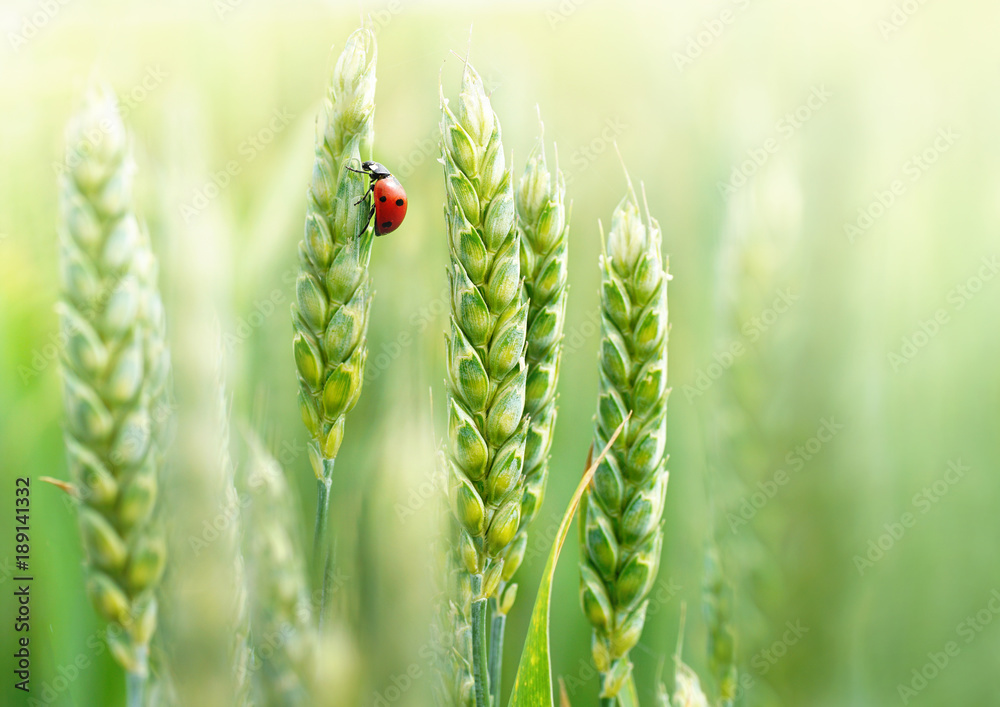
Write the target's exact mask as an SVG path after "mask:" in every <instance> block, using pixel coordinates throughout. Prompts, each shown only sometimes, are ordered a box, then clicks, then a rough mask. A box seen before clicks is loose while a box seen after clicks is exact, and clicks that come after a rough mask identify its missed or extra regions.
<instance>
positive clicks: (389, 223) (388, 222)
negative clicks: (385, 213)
mask: <svg viewBox="0 0 1000 707" xmlns="http://www.w3.org/2000/svg"><path fill="white" fill-rule="evenodd" d="M390 226H392V221H386V222H385V223H383V224H382V228H389V227H390Z"/></svg>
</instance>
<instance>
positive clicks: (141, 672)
mask: <svg viewBox="0 0 1000 707" xmlns="http://www.w3.org/2000/svg"><path fill="white" fill-rule="evenodd" d="M148 656H149V649H148V648H146V647H145V646H141V647H140V648H139V649H138V650H137V651H136V663H137V665H136V668H135V669H134V670H128V671H127V672H126V673H125V704H126V705H128V707H144V705H145V703H146V702H145V695H146V680H147V678H148V676H149V658H148Z"/></svg>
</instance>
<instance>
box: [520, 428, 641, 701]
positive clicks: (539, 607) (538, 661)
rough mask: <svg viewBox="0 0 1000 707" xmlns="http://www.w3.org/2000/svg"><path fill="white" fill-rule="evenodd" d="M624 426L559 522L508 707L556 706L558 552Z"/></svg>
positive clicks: (589, 470)
mask: <svg viewBox="0 0 1000 707" xmlns="http://www.w3.org/2000/svg"><path fill="white" fill-rule="evenodd" d="M627 419H628V418H626V420H627ZM624 426H625V421H622V423H621V424H620V425H619V426H618V429H617V430H615V433H614V434H613V435H611V439H610V440H608V443H607V445H606V446H605V447H604V449H602V450H601V453H600V455H599V456H598V457H597V459H595V460H593V462H592V463H590V464H589V465H588V468H587V471H586V473H585V474H584V475H583V478H582V479H580V483H579V485H578V486H577V487H576V491H575V492H574V493H573V498H572V499H571V500H570V502H569V507H568V508H567V509H566V512H565V513H564V514H563V518H562V521H561V522H560V523H559V531H558V532H557V533H556V537H555V540H554V541H553V543H552V549H551V550H550V551H549V558H548V560H547V561H546V563H545V571H544V572H543V573H542V582H541V585H539V587H538V596H537V597H536V598H535V607H534V609H532V611H531V623H530V624H529V626H528V635H527V637H526V638H525V640H524V649H523V650H522V651H521V661H520V663H519V664H518V666H517V677H516V678H515V681H514V690H513V691H512V692H511V695H510V701H509V702H508V703H507V707H554V704H553V701H552V660H551V658H550V656H549V607H550V605H551V602H552V580H553V578H554V577H555V573H556V563H557V562H558V560H559V553H560V552H561V551H562V546H563V543H564V542H565V541H566V536H567V535H568V534H569V527H570V524H571V523H572V522H573V516H574V515H575V514H576V509H577V506H579V505H580V498H581V497H582V496H583V492H584V490H585V489H586V488H587V485H588V484H589V483H590V480H591V478H593V476H594V471H595V470H596V469H597V466H598V465H599V464H600V463H601V461H602V460H603V459H604V456H605V455H606V454H607V453H608V450H609V449H610V448H611V445H612V444H614V442H615V440H616V439H617V438H618V435H619V434H621V431H622V428H623V427H624Z"/></svg>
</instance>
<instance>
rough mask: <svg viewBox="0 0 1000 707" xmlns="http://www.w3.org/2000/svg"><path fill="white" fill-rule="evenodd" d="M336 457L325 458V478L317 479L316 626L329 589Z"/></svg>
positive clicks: (315, 543)
mask: <svg viewBox="0 0 1000 707" xmlns="http://www.w3.org/2000/svg"><path fill="white" fill-rule="evenodd" d="M334 462H335V460H334V459H324V460H323V478H321V479H316V524H315V528H314V531H313V571H314V572H315V573H316V574H315V581H314V583H313V586H314V587H316V588H318V589H320V590H321V592H320V602H319V606H318V607H317V609H316V626H317V627H321V626H322V625H323V614H324V613H325V612H326V603H327V602H326V600H327V596H326V590H327V582H326V577H327V566H326V563H327V559H328V557H329V546H330V543H329V538H328V537H327V536H328V535H329V531H328V530H327V528H328V526H329V522H328V518H329V516H330V487H331V486H332V485H333V465H334Z"/></svg>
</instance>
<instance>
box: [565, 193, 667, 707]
mask: <svg viewBox="0 0 1000 707" xmlns="http://www.w3.org/2000/svg"><path fill="white" fill-rule="evenodd" d="M660 239H661V232H660V227H659V224H657V222H656V220H655V219H653V218H652V217H650V215H649V213H648V209H647V212H646V214H645V219H644V218H643V215H642V214H641V212H640V210H639V204H638V200H637V198H636V195H635V192H634V190H633V189H632V185H631V183H629V190H628V194H627V195H626V197H625V198H624V199H623V200H622V201H621V203H620V204H619V205H618V207H617V208H616V209H615V212H614V215H613V216H612V221H611V230H610V232H609V233H608V236H607V239H606V241H605V253H604V255H603V257H602V258H601V262H600V265H601V314H602V317H601V342H600V354H599V358H598V365H599V390H598V404H597V416H596V424H595V427H594V447H595V448H601V447H603V446H604V445H605V444H606V443H607V440H608V439H609V437H610V435H611V433H612V432H613V431H614V430H615V429H616V428H617V427H618V425H620V424H621V423H622V421H623V420H625V418H626V416H627V415H628V413H629V412H631V413H632V417H631V419H629V420H628V421H627V423H626V426H625V430H624V431H623V433H622V434H621V436H620V437H619V438H618V439H617V440H616V441H615V444H614V445H612V447H611V451H610V452H609V453H608V455H607V457H605V459H604V461H603V462H602V463H601V465H600V466H599V467H598V468H597V471H596V472H595V474H594V478H593V480H592V481H591V484H590V487H589V489H588V491H587V494H586V495H585V496H584V500H583V503H582V504H581V509H580V545H581V556H582V557H581V562H580V572H581V583H580V592H581V601H582V604H583V610H584V614H585V615H586V617H587V619H588V620H589V621H590V623H591V624H592V625H593V627H594V632H593V641H592V655H593V659H594V664H595V665H596V666H597V669H598V670H599V671H600V673H601V693H600V696H601V705H606V706H607V707H611V706H612V705H615V704H617V700H618V694H619V692H620V691H621V690H622V688H623V687H624V686H625V685H626V684H627V683H628V682H629V681H630V679H631V672H632V663H631V661H630V660H629V652H630V651H631V649H632V648H633V647H634V646H635V644H636V643H637V642H638V641H639V637H640V636H641V634H642V628H643V624H644V622H645V618H646V607H647V605H648V602H647V600H646V597H647V595H648V594H649V590H650V588H651V587H652V586H653V583H654V581H655V580H656V573H657V571H658V569H659V561H660V550H661V546H662V540H663V537H662V529H661V521H662V517H663V506H664V503H665V499H666V493H667V476H668V475H667V470H666V455H665V453H664V447H665V442H666V433H667V417H666V415H667V395H668V393H669V390H668V388H667V332H668V326H667V281H668V280H669V277H670V276H669V275H668V274H667V273H666V272H665V266H666V263H665V262H664V260H663V258H662V257H661V254H660V247H661V246H660Z"/></svg>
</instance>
